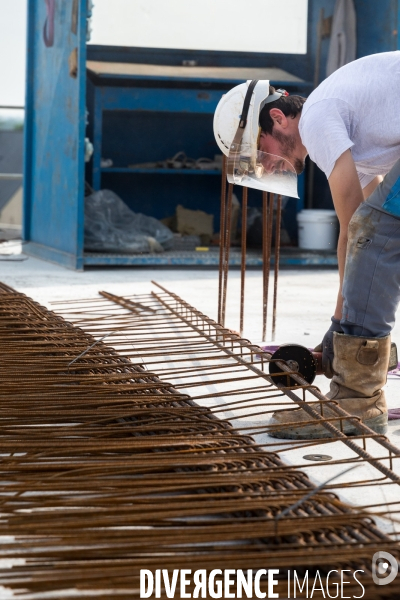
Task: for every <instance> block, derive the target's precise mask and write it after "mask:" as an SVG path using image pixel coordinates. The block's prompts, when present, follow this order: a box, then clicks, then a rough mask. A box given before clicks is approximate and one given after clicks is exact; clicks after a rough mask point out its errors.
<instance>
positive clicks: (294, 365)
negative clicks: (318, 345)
mask: <svg viewBox="0 0 400 600" xmlns="http://www.w3.org/2000/svg"><path fill="white" fill-rule="evenodd" d="M263 350H264V351H265V352H271V354H272V356H271V359H270V360H271V362H270V363H269V372H270V374H271V375H274V382H275V383H277V384H278V385H283V386H287V385H288V377H289V385H290V386H295V385H300V384H299V383H298V382H297V381H295V380H294V379H293V378H291V377H290V376H288V375H286V374H283V373H282V369H281V368H280V367H279V365H278V364H277V363H276V362H272V361H278V360H282V361H284V362H286V364H287V365H288V367H290V368H291V369H292V370H293V371H296V372H297V373H298V374H299V375H301V376H302V377H303V379H305V380H306V381H307V383H309V384H311V383H312V382H313V381H314V379H315V377H316V376H317V375H325V373H324V370H323V368H322V352H315V351H314V350H310V349H309V348H306V347H305V346H300V345H299V344H283V345H282V346H278V348H277V347H276V346H264V347H263ZM397 365H398V358H397V347H396V344H395V343H394V342H392V346H391V349H390V358H389V367H388V371H393V370H394V369H397ZM278 373H281V375H278Z"/></svg>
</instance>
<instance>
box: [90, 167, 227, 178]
mask: <svg viewBox="0 0 400 600" xmlns="http://www.w3.org/2000/svg"><path fill="white" fill-rule="evenodd" d="M101 172H102V173H149V174H150V173H151V174H154V173H157V174H159V175H220V176H221V171H219V170H218V169H163V168H159V169H158V168H156V167H155V168H153V169H144V168H143V169H139V168H138V169H130V168H129V167H103V168H102V169H101Z"/></svg>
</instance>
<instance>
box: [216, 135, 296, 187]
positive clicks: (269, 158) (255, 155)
mask: <svg viewBox="0 0 400 600" xmlns="http://www.w3.org/2000/svg"><path fill="white" fill-rule="evenodd" d="M227 178H228V181H229V183H233V184H235V185H243V186H245V187H250V188H255V189H256V190H263V191H265V192H271V193H273V194H280V195H282V196H290V197H292V198H298V197H299V196H298V194H297V173H296V171H295V168H294V167H293V165H292V164H291V163H290V162H289V161H288V160H286V159H285V158H282V157H281V156H276V155H275V154H268V153H267V152H261V150H254V149H251V147H250V144H241V143H240V144H235V143H234V142H233V143H232V145H231V149H230V152H229V155H228V162H227Z"/></svg>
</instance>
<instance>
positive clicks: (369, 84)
mask: <svg viewBox="0 0 400 600" xmlns="http://www.w3.org/2000/svg"><path fill="white" fill-rule="evenodd" d="M299 131H300V136H301V139H302V142H303V144H304V146H305V147H306V148H307V150H308V153H309V155H310V158H311V160H312V161H314V162H315V163H316V164H317V165H318V167H319V168H320V169H321V170H322V171H324V173H325V174H326V176H327V177H329V176H330V174H331V172H332V170H333V167H334V166H335V163H336V161H337V159H338V158H339V156H340V155H341V154H343V152H345V151H346V150H348V149H349V148H351V153H352V156H353V159H354V162H355V164H356V168H357V172H358V176H359V178H360V182H361V186H362V187H363V188H364V187H366V186H367V185H368V184H369V183H370V182H371V181H372V180H373V179H374V177H375V176H376V175H386V173H387V172H388V171H389V170H390V169H391V167H392V166H393V165H394V163H395V162H396V160H398V159H399V158H400V51H396V52H383V53H381V54H372V55H371V56H365V57H364V58H360V59H358V60H355V61H353V62H351V63H349V64H347V65H345V66H344V67H341V68H340V69H338V70H337V71H335V73H333V74H332V75H331V76H330V77H328V78H327V79H325V81H323V82H322V83H321V84H320V85H319V86H318V87H317V89H316V90H314V91H313V92H312V94H310V96H309V98H308V99H307V101H306V103H305V104H304V107H303V111H302V115H301V118H300V123H299Z"/></svg>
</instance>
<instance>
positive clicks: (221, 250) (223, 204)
mask: <svg viewBox="0 0 400 600" xmlns="http://www.w3.org/2000/svg"><path fill="white" fill-rule="evenodd" d="M225 214H226V156H225V155H224V156H223V159H222V180H221V217H220V227H219V231H220V233H219V274H218V319H217V320H218V323H221V318H222V279H223V277H222V272H223V263H224V252H225Z"/></svg>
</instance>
